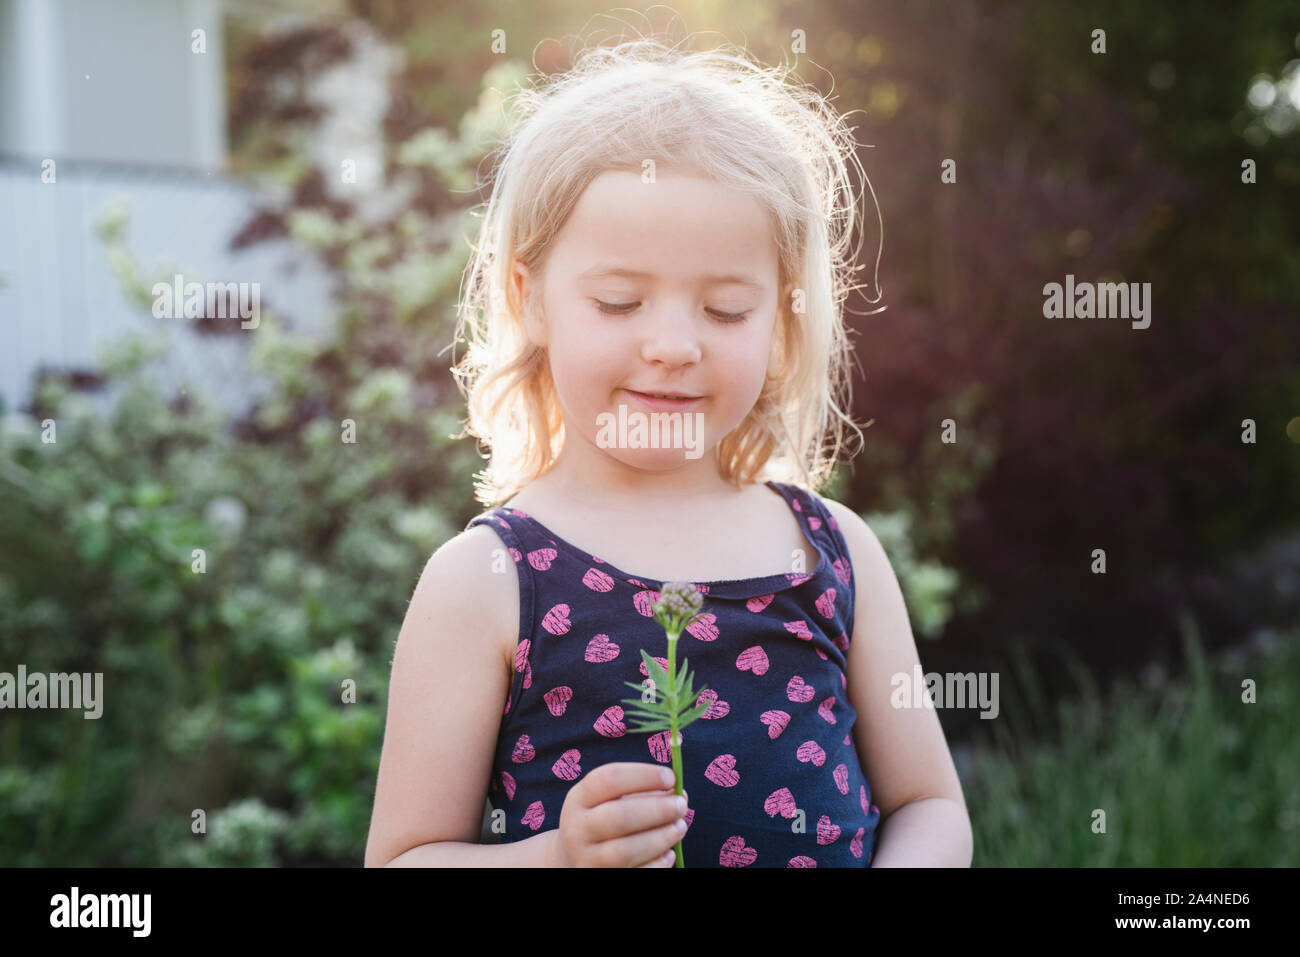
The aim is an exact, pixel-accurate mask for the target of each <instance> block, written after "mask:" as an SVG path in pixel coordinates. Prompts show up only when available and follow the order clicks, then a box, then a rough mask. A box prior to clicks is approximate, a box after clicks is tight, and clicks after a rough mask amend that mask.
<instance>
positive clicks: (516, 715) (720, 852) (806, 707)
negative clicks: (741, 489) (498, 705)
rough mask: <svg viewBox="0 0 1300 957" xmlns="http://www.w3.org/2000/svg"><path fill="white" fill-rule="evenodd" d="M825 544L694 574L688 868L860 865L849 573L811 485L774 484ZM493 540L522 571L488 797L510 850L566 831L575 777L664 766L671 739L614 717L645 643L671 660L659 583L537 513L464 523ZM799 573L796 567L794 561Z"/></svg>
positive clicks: (869, 833) (867, 802) (865, 858)
mask: <svg viewBox="0 0 1300 957" xmlns="http://www.w3.org/2000/svg"><path fill="white" fill-rule="evenodd" d="M766 484H767V486H768V487H769V488H771V489H772V490H773V491H775V492H779V493H780V494H781V495H782V496H783V497H784V498H785V500H786V502H787V504H788V505H789V507H790V509H791V511H792V512H793V514H794V516H795V518H796V519H797V520H798V521H799V523H800V525H801V527H802V528H803V531H804V533H805V534H806V535H807V537H808V540H809V541H810V542H812V543H813V544H814V545H815V546H816V548H817V555H816V559H815V561H816V564H815V567H814V568H813V569H812V570H811V571H806V570H804V569H806V567H807V564H808V563H811V562H812V561H813V559H812V557H811V556H809V557H808V561H807V562H806V563H805V565H804V566H803V569H800V570H798V571H795V572H787V573H783V574H776V575H768V576H764V577H761V578H749V579H736V580H724V581H713V582H696V583H694V584H695V585H696V587H697V588H698V589H699V590H700V592H701V593H702V595H703V598H704V604H703V607H702V609H701V611H702V613H703V614H704V617H703V618H701V619H700V620H699V621H697V622H696V623H694V624H693V625H691V626H690V627H689V628H688V629H687V630H686V631H683V632H682V636H681V638H680V639H678V643H677V661H678V664H679V665H680V663H681V661H682V659H683V658H685V659H686V661H687V663H688V666H689V668H690V670H691V672H692V674H693V675H694V678H695V686H696V687H697V688H698V687H701V686H706V690H705V691H704V692H703V694H702V696H701V697H699V698H697V699H696V703H697V704H702V703H703V702H704V701H705V700H706V699H707V700H709V701H711V702H712V704H711V705H710V707H709V709H708V710H707V711H706V712H705V713H704V714H703V716H702V717H701V718H699V719H698V720H696V721H695V722H694V723H693V724H691V725H689V726H688V727H687V728H685V729H684V730H683V731H682V732H681V735H682V785H683V787H684V788H685V789H686V791H687V792H688V793H689V795H690V808H689V809H688V810H687V812H686V821H687V825H688V826H687V830H686V834H685V835H684V836H683V837H682V857H683V861H684V863H685V865H686V866H687V867H867V866H869V865H870V864H871V856H872V850H873V848H874V844H875V834H876V826H877V824H878V822H879V820H880V810H879V808H877V807H876V805H874V804H872V803H871V787H870V785H869V784H868V782H867V779H866V775H865V774H864V773H863V770H862V768H861V766H860V764H859V761H858V754H857V751H856V749H855V748H854V745H853V735H852V731H853V722H854V720H855V719H856V712H855V710H854V708H853V707H852V706H851V705H850V704H849V700H848V694H847V691H846V688H847V678H846V676H845V662H846V658H847V655H848V650H849V636H850V635H852V634H853V610H854V588H853V568H852V565H851V562H850V560H849V552H848V546H847V544H846V543H845V540H844V537H843V535H842V534H841V532H840V529H839V526H838V525H837V524H836V522H835V518H834V517H833V516H832V515H831V514H830V512H829V511H828V510H827V508H826V505H825V503H824V502H823V501H822V499H821V498H820V497H819V496H818V495H817V494H816V493H814V492H810V491H808V490H806V489H803V488H801V487H799V486H796V485H791V484H786V483H781V482H772V481H769V482H767V483H766ZM480 524H486V525H488V526H489V527H490V528H491V529H492V530H493V531H494V532H496V534H497V535H498V536H499V537H500V538H501V540H502V542H504V543H505V545H506V547H507V549H508V550H509V554H510V557H511V558H512V559H513V560H514V562H515V568H516V571H517V572H518V578H519V638H518V643H517V646H516V650H515V668H514V674H513V676H512V681H511V685H510V691H509V697H508V698H507V700H506V706H505V711H504V712H503V715H502V720H501V727H500V730H499V733H498V736H497V745H496V753H495V756H494V758H493V765H492V775H491V780H490V783H489V793H488V799H489V801H490V803H491V804H492V807H493V809H494V810H495V809H500V810H504V812H505V820H506V830H505V833H504V834H503V835H502V836H501V841H502V842H503V843H509V842H513V841H519V840H523V839H525V838H528V837H532V836H533V835H535V834H537V833H539V832H541V831H545V830H550V829H553V828H557V827H559V824H560V809H561V808H562V807H563V805H564V798H565V795H566V794H567V793H568V790H569V788H570V787H572V786H573V784H574V782H575V781H577V780H578V779H579V778H581V777H582V775H583V774H585V773H586V772H588V771H590V770H591V769H592V768H595V767H598V766H600V765H602V764H606V763H608V762H611V761H637V762H656V763H659V764H663V765H667V766H669V767H671V756H670V752H669V748H668V732H667V731H660V732H657V733H654V734H649V733H638V732H636V731H634V730H631V729H630V728H629V727H628V726H627V725H626V724H625V722H624V715H623V707H622V705H621V704H620V702H621V701H622V700H623V699H625V698H634V697H637V695H636V692H634V691H633V690H632V689H631V688H629V687H628V686H627V685H625V684H624V682H625V681H632V682H635V683H638V684H640V683H642V682H644V681H645V680H646V678H647V677H648V676H647V673H646V668H645V663H644V662H643V661H642V659H641V649H643V648H644V649H645V650H646V651H647V653H649V654H650V655H651V657H654V658H656V659H658V660H659V662H660V663H661V664H662V665H664V666H665V667H666V666H667V664H668V658H667V656H668V641H667V638H666V637H665V635H664V630H663V627H662V626H661V625H660V624H659V623H658V622H656V621H655V620H654V618H653V617H651V616H652V614H653V611H652V609H653V606H654V603H655V601H657V600H658V597H659V593H658V589H659V588H660V587H662V585H663V584H664V583H663V582H659V581H655V580H653V579H649V578H646V577H644V576H640V577H638V576H636V575H632V574H629V573H627V572H624V571H622V570H621V569H618V568H614V567H613V566H612V565H610V564H608V563H607V562H604V561H602V560H601V559H600V558H598V557H597V556H595V555H591V554H588V553H587V552H584V551H583V550H582V549H580V548H578V547H576V546H575V545H573V544H571V543H569V542H567V541H565V540H564V539H562V538H560V537H559V536H558V535H555V534H553V533H552V532H551V531H550V530H549V529H547V528H546V527H545V526H544V525H542V524H541V522H539V521H538V520H537V519H535V518H533V517H532V516H531V515H529V514H527V513H525V512H522V511H520V510H518V509H513V508H508V507H506V506H498V507H496V508H494V509H491V510H490V511H487V512H484V513H483V514H481V515H478V516H476V517H475V518H473V519H472V520H471V521H470V522H469V523H468V524H467V525H466V529H469V528H472V527H473V526H475V525H480ZM794 567H795V568H796V569H799V568H800V566H798V565H795V566H794Z"/></svg>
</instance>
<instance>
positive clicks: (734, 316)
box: [591, 299, 749, 322]
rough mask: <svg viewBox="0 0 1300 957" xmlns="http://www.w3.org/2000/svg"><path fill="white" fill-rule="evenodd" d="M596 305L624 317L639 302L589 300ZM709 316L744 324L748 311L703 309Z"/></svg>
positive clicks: (602, 310) (609, 312)
mask: <svg viewBox="0 0 1300 957" xmlns="http://www.w3.org/2000/svg"><path fill="white" fill-rule="evenodd" d="M591 301H592V302H594V303H595V304H596V308H597V309H599V310H600V311H601V312H603V313H605V314H606V315H609V316H626V315H627V314H628V313H630V312H631V311H632V310H633V309H635V308H636V307H637V306H639V305H641V303H639V302H601V301H600V300H599V299H593V300H591ZM704 311H705V312H707V313H708V314H709V315H711V316H713V317H714V318H715V319H720V320H722V321H723V322H744V321H745V319H746V318H747V317H748V316H749V312H748V310H746V311H745V312H719V311H718V310H717V309H705V310H704Z"/></svg>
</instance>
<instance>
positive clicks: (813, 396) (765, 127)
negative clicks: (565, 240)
mask: <svg viewBox="0 0 1300 957" xmlns="http://www.w3.org/2000/svg"><path fill="white" fill-rule="evenodd" d="M792 69H793V68H770V67H765V66H763V65H761V64H759V63H757V62H755V61H753V60H751V59H750V58H749V56H748V54H747V53H746V52H745V51H743V50H735V49H734V48H731V47H730V45H729V44H725V45H723V46H719V47H716V48H714V49H710V50H706V51H702V52H701V51H690V50H683V49H679V45H674V46H668V45H666V44H664V43H663V42H661V41H659V40H657V39H653V38H646V37H638V38H636V39H632V40H624V41H622V42H619V43H617V44H616V45H613V46H592V47H587V48H585V49H581V50H579V52H578V55H577V57H576V58H575V61H574V64H573V66H572V68H571V69H569V70H567V71H565V72H564V73H561V74H558V75H557V76H554V77H551V78H550V80H549V82H546V83H544V84H542V85H540V86H535V87H533V86H531V85H526V86H521V87H520V88H519V89H518V90H517V91H516V93H515V95H514V96H513V97H512V98H511V100H510V101H508V102H507V110H508V120H509V122H508V124H507V130H508V133H507V135H506V137H505V138H504V141H503V142H502V143H500V145H498V147H497V148H496V149H494V150H493V151H492V153H491V154H489V157H488V158H489V159H491V158H493V157H496V158H498V159H499V162H498V164H497V167H496V175H495V180H494V182H493V186H492V193H491V196H490V198H489V199H488V201H487V203H486V212H485V213H484V214H483V223H482V227H481V231H480V234H479V242H478V243H476V244H472V245H471V248H472V255H471V257H470V260H469V263H468V265H467V266H466V270H465V273H464V275H463V276H462V292H463V295H462V297H461V301H460V304H459V310H458V311H459V323H458V326H457V338H464V339H465V341H466V342H467V345H468V350H467V352H466V354H465V356H464V358H463V359H462V361H461V362H460V363H458V364H456V365H455V366H454V367H453V369H452V373H453V374H454V375H455V376H456V379H457V383H458V385H459V386H460V387H461V389H462V391H463V392H464V393H465V395H466V399H467V406H468V411H469V418H468V420H467V421H468V425H467V429H468V431H469V432H470V434H472V435H475V436H477V437H478V438H479V439H480V440H481V441H485V442H487V443H488V444H489V445H490V446H491V455H490V458H489V461H488V465H487V467H486V468H485V469H484V470H483V471H482V472H480V473H478V474H477V476H476V478H478V479H479V480H478V481H476V483H475V490H476V498H477V499H478V501H480V502H481V503H483V504H484V505H485V506H489V507H491V506H495V505H499V504H501V503H502V502H504V501H506V500H507V499H509V498H510V497H511V496H513V495H514V494H515V493H516V492H517V491H519V490H520V489H522V488H523V487H524V486H525V485H527V484H528V483H529V482H531V481H532V480H533V479H535V478H537V477H539V476H540V475H542V474H544V473H545V472H546V471H548V470H549V469H550V467H551V466H552V465H553V464H554V461H555V458H556V456H558V455H559V452H560V449H561V447H562V445H563V439H564V435H563V433H564V423H563V420H562V418H561V416H560V412H559V403H558V401H557V400H556V393H555V386H554V383H553V381H552V379H551V375H550V366H549V362H548V361H547V360H546V356H545V351H546V350H545V348H544V347H539V346H534V345H533V344H532V343H531V342H530V341H529V339H528V336H527V333H526V331H525V327H524V324H523V309H524V307H525V304H524V303H521V302H520V301H519V293H518V290H517V288H516V287H515V285H514V283H513V282H512V281H511V274H512V272H513V271H514V264H515V262H522V263H523V264H524V265H525V266H527V267H528V269H529V270H530V271H532V272H534V273H535V274H540V273H541V271H542V270H541V267H542V266H543V262H544V256H545V253H546V251H547V249H548V246H549V243H550V241H551V239H552V238H553V237H554V236H555V235H556V234H557V233H558V232H559V230H560V228H561V227H562V226H563V224H564V222H565V221H566V220H567V218H568V217H569V214H570V213H571V212H572V210H573V208H574V205H575V204H576V203H577V201H578V198H579V197H580V196H581V195H582V192H583V191H584V190H585V189H586V188H587V186H588V184H590V183H591V181H592V180H593V179H595V178H596V176H598V175H599V174H600V173H602V172H604V171H606V170H616V169H617V170H633V171H636V172H641V170H642V166H643V161H644V160H646V159H653V160H654V161H655V163H656V164H658V163H672V164H678V163H680V164H681V165H682V166H689V167H694V168H698V169H700V170H702V171H703V172H704V174H705V175H707V176H709V177H711V178H713V179H715V180H717V181H719V182H722V183H725V184H728V185H731V186H733V187H736V188H738V189H741V190H744V191H748V192H749V193H751V194H752V195H753V196H754V197H755V198H756V199H757V200H758V202H759V203H760V204H761V205H762V206H763V207H764V208H765V210H766V211H767V213H768V216H769V220H770V222H771V223H772V229H773V234H774V237H775V239H776V245H777V249H778V263H779V274H780V275H779V280H780V281H779V283H778V290H781V291H782V294H783V292H784V290H785V289H786V287H787V285H792V286H793V287H795V295H796V296H797V295H799V293H802V295H803V304H804V309H803V310H802V311H801V312H798V313H796V312H794V311H793V310H792V308H791V305H790V303H788V302H784V301H783V302H782V304H781V307H780V311H779V315H778V316H777V322H776V325H775V327H774V329H773V336H772V348H771V353H770V355H769V360H768V369H767V376H766V379H765V381H764V384H763V389H762V391H761V393H760V395H759V397H758V399H757V401H756V402H755V404H754V406H753V408H752V409H751V410H750V412H749V414H748V415H747V416H746V417H745V419H744V420H743V421H742V422H741V423H740V425H738V426H737V427H736V428H735V429H733V430H732V431H731V432H730V433H729V434H728V435H726V436H724V437H723V439H722V440H721V441H720V442H719V443H718V446H717V460H718V466H719V471H720V474H721V475H722V476H723V477H724V478H725V479H726V480H727V481H729V482H730V483H732V484H733V485H735V486H736V487H740V485H741V483H747V482H754V481H762V480H766V479H774V480H776V481H785V482H793V483H798V484H803V485H805V486H807V487H809V488H812V489H814V490H817V489H819V488H821V487H822V485H823V484H824V483H825V482H826V481H827V480H828V479H829V478H830V475H831V473H832V471H833V469H834V468H835V466H836V464H837V463H836V458H837V456H838V454H839V452H840V449H841V447H842V444H843V438H844V432H843V427H844V426H845V425H848V426H850V427H852V428H853V429H854V431H855V432H857V434H858V437H859V439H861V438H862V433H861V431H860V430H859V429H858V427H857V425H856V424H855V423H853V421H852V420H851V419H850V418H849V417H848V416H847V415H846V414H845V412H844V409H843V408H842V407H841V404H840V403H841V401H843V403H844V405H845V407H848V406H850V404H851V386H850V379H849V376H848V374H847V360H848V357H849V354H850V349H849V343H848V341H847V337H846V335H845V332H844V325H843V321H842V318H841V313H840V310H841V307H842V305H843V303H844V300H845V299H846V298H847V296H848V295H849V293H850V292H851V291H853V290H855V289H857V288H859V287H858V286H857V285H855V284H854V283H853V281H852V280H853V274H854V272H855V271H856V269H855V268H854V266H853V262H854V260H855V259H856V249H851V248H850V243H851V240H850V235H851V233H852V232H853V227H854V223H855V213H856V210H857V209H858V202H857V201H856V199H855V197H854V195H853V190H852V183H851V181H850V178H849V170H848V165H849V164H853V165H854V166H855V167H856V168H857V169H858V170H859V171H861V165H860V163H859V162H858V159H857V155H856V151H855V147H856V143H855V141H854V139H853V137H852V128H850V127H847V124H846V123H845V117H842V116H840V115H839V114H838V113H837V112H836V111H835V110H834V109H832V108H831V106H830V105H829V103H828V102H827V101H826V100H825V99H824V97H823V96H822V95H821V93H819V92H818V91H817V90H816V89H815V88H812V87H804V86H802V85H792V84H789V83H788V82H787V79H786V78H787V76H788V74H789V72H791V70H792ZM863 180H864V182H865V180H866V177H865V173H864V174H863ZM869 185H870V184H868V187H869ZM873 196H874V193H873ZM859 245H860V244H859ZM878 263H879V257H877V264H878ZM856 268H857V269H861V268H865V267H863V266H858V267H856ZM534 288H535V287H534ZM877 298H878V296H877ZM873 301H875V300H873ZM466 333H468V334H466ZM867 424H868V425H870V424H871V423H867ZM461 434H462V436H463V435H464V433H463V432H462V433H461ZM859 450H860V449H859ZM855 454H856V453H855ZM801 480H802V481H801Z"/></svg>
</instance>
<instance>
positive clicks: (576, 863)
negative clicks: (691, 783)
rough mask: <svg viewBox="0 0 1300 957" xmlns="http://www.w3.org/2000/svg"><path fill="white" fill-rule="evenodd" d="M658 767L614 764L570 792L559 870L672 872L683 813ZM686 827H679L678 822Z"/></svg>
mask: <svg viewBox="0 0 1300 957" xmlns="http://www.w3.org/2000/svg"><path fill="white" fill-rule="evenodd" d="M664 770H665V769H664V768H663V766H661V765H658V764H649V763H637V762H632V761H615V762H612V763H610V764H602V765H601V766H600V767H598V768H595V769H594V770H592V771H590V772H588V773H587V774H586V775H584V776H583V778H582V780H581V781H579V782H578V783H577V784H575V785H574V786H573V787H571V788H569V793H568V794H566V795H565V798H564V807H563V808H561V809H560V827H559V831H560V838H559V840H558V841H557V842H556V862H555V865H556V866H557V867H672V866H673V863H674V855H673V847H674V846H675V845H676V844H677V842H678V841H679V840H681V837H682V835H683V834H685V833H686V828H685V821H684V819H683V817H682V815H683V813H684V810H685V809H684V808H680V807H679V806H678V803H677V796H676V795H675V794H674V793H673V789H672V787H671V786H669V787H664V780H663V773H664ZM679 821H680V822H682V826H681V827H680V828H679V827H678V822H679Z"/></svg>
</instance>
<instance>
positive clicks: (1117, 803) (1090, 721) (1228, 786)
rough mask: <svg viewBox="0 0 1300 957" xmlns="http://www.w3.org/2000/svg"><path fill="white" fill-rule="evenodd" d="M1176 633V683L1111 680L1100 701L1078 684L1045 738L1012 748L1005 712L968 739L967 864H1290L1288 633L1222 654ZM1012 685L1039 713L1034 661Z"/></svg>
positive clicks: (1294, 836) (1292, 695) (1299, 843)
mask: <svg viewBox="0 0 1300 957" xmlns="http://www.w3.org/2000/svg"><path fill="white" fill-rule="evenodd" d="M1184 636H1185V638H1184V645H1185V648H1186V661H1187V669H1186V671H1187V674H1186V676H1185V677H1183V678H1180V679H1179V680H1178V681H1177V682H1174V683H1163V684H1162V685H1158V686H1156V687H1154V688H1153V687H1148V686H1144V685H1142V684H1139V683H1135V682H1134V681H1132V680H1123V681H1118V682H1116V684H1115V686H1114V687H1113V689H1112V690H1111V691H1110V692H1109V693H1108V694H1106V695H1105V696H1104V700H1102V699H1100V698H1099V696H1098V695H1097V693H1096V692H1095V690H1093V689H1092V688H1091V687H1090V685H1089V683H1088V682H1087V681H1081V682H1080V685H1081V690H1080V696H1079V698H1077V699H1076V700H1073V701H1069V702H1062V703H1061V704H1060V705H1059V709H1058V714H1059V722H1060V724H1059V727H1060V731H1059V733H1057V734H1055V735H1053V737H1054V738H1055V739H1056V740H1054V741H1051V742H1037V743H1030V744H1027V745H1021V746H1018V747H1017V746H1015V745H1013V743H1012V742H1019V741H1022V740H1024V738H1023V737H1022V736H1021V735H1018V734H1017V733H1016V732H1015V728H1014V721H1012V722H1011V727H1010V728H1007V727H1004V728H1002V729H999V734H998V735H997V740H996V741H994V742H992V743H988V744H981V745H979V746H978V747H977V748H976V751H975V762H974V765H975V766H974V773H973V775H972V778H971V780H969V781H967V782H966V783H965V785H964V787H965V793H966V801H967V806H968V808H969V810H970V814H971V824H972V827H973V829H974V837H975V857H974V866H976V867H1062V866H1064V867H1243V866H1255V867H1279V866H1288V867H1294V866H1296V865H1297V864H1300V743H1298V742H1297V734H1296V729H1297V725H1300V652H1298V650H1297V645H1298V644H1300V643H1297V641H1296V635H1295V634H1292V635H1289V636H1287V637H1286V638H1285V640H1283V641H1282V642H1280V643H1279V644H1278V645H1276V646H1275V647H1273V648H1272V649H1271V650H1269V651H1268V652H1259V653H1254V654H1253V655H1252V657H1250V658H1249V659H1247V658H1245V657H1244V656H1242V655H1238V656H1237V657H1236V659H1235V660H1233V661H1231V662H1227V661H1217V662H1216V661H1210V660H1207V659H1206V657H1205V656H1204V654H1203V653H1202V650H1201V647H1200V642H1199V640H1198V639H1197V636H1196V632H1195V629H1194V628H1192V627H1190V626H1188V627H1185V628H1184ZM1246 679H1252V680H1254V682H1255V695H1256V702H1255V703H1253V704H1247V703H1244V702H1243V700H1242V697H1243V693H1244V692H1243V687H1242V683H1243V681H1245V680H1246ZM1022 687H1023V690H1024V692H1025V693H1026V698H1027V700H1028V701H1029V702H1031V703H1032V702H1034V701H1035V700H1036V701H1037V704H1036V705H1031V711H1032V710H1034V709H1035V708H1036V709H1037V710H1038V711H1039V713H1040V714H1041V709H1042V708H1044V707H1045V706H1046V705H1045V703H1044V702H1043V696H1042V693H1041V691H1039V690H1038V689H1037V685H1036V682H1035V681H1034V678H1033V672H1032V670H1030V671H1029V672H1028V673H1027V675H1026V677H1025V680H1024V681H1023V682H1022ZM999 723H1001V722H999ZM1094 809H1100V810H1102V811H1104V812H1105V832H1104V833H1097V832H1096V831H1095V830H1094ZM1097 829H1098V830H1099V828H1097Z"/></svg>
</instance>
